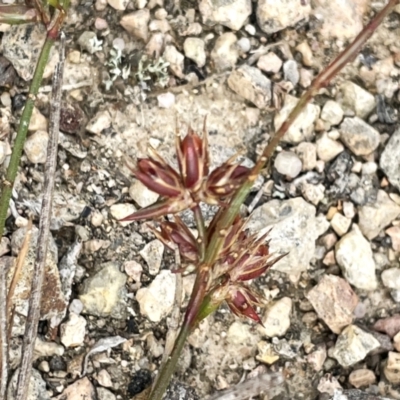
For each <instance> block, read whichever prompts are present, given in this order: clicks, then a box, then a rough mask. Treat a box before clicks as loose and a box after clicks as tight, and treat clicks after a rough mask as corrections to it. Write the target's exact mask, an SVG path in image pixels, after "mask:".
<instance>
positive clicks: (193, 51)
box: [183, 37, 207, 68]
mask: <svg viewBox="0 0 400 400" xmlns="http://www.w3.org/2000/svg"><path fill="white" fill-rule="evenodd" d="M183 51H184V53H185V56H186V57H187V58H190V59H191V60H193V61H194V62H195V63H196V64H197V66H198V67H199V68H203V67H204V65H205V64H206V57H207V56H206V52H205V43H204V41H203V40H202V39H199V38H194V37H189V38H186V39H185V41H184V42H183Z"/></svg>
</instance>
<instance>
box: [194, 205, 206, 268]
mask: <svg viewBox="0 0 400 400" xmlns="http://www.w3.org/2000/svg"><path fill="white" fill-rule="evenodd" d="M192 211H193V215H194V219H195V221H196V226H197V231H198V233H199V236H198V238H197V243H198V246H199V256H200V262H202V261H203V260H204V256H205V253H206V226H205V223H204V218H203V214H202V212H201V209H200V206H199V205H198V204H197V205H196V207H194V208H193V209H192Z"/></svg>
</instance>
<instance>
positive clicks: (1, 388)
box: [0, 268, 8, 399]
mask: <svg viewBox="0 0 400 400" xmlns="http://www.w3.org/2000/svg"><path fill="white" fill-rule="evenodd" d="M6 272H7V271H6V268H0V343H1V348H0V371H1V372H0V399H5V397H6V390H7V381H8V329H7V300H6V292H7V284H6Z"/></svg>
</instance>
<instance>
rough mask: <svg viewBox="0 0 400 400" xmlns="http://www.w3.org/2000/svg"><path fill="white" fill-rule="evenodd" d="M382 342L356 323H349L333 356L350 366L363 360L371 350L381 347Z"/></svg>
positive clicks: (338, 340)
mask: <svg viewBox="0 0 400 400" xmlns="http://www.w3.org/2000/svg"><path fill="white" fill-rule="evenodd" d="M379 346H380V344H379V342H378V340H376V339H375V338H374V337H373V336H372V335H371V334H370V333H367V332H365V331H363V330H362V329H360V328H359V327H358V326H356V325H349V326H348V327H347V328H345V329H344V330H343V332H342V333H341V334H340V335H339V337H338V339H337V341H336V344H335V347H334V349H333V352H332V356H333V357H334V358H336V360H337V361H338V362H339V364H340V365H341V366H342V367H345V368H346V367H350V366H352V365H354V364H356V363H358V362H359V361H362V360H363V359H364V358H365V357H366V356H367V355H368V354H369V353H370V352H371V351H373V350H375V349H377V348H379Z"/></svg>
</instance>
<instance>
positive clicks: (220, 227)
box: [149, 0, 399, 400]
mask: <svg viewBox="0 0 400 400" xmlns="http://www.w3.org/2000/svg"><path fill="white" fill-rule="evenodd" d="M398 3H399V0H389V2H388V4H387V5H386V6H385V7H384V8H383V9H382V10H381V11H380V12H379V13H378V14H377V15H376V16H375V17H374V18H373V20H372V21H371V22H370V23H369V24H368V25H367V26H366V27H365V28H364V29H363V30H362V31H361V32H360V34H359V35H358V36H357V37H356V38H355V40H354V41H353V43H351V44H350V46H349V47H347V48H346V49H345V50H344V51H343V52H342V53H340V54H339V55H338V56H337V57H336V59H335V60H334V61H333V62H332V63H331V64H330V65H329V66H328V67H327V68H325V69H324V70H323V71H322V72H321V73H320V74H319V75H318V76H317V78H316V79H315V80H314V82H313V83H312V85H311V87H310V88H309V89H308V90H307V91H306V93H304V95H303V96H302V97H301V99H300V100H299V102H298V103H297V105H296V107H295V108H294V109H293V110H292V112H291V113H290V114H289V117H288V118H287V120H286V121H285V122H284V123H283V124H282V126H281V127H280V128H279V129H278V131H277V132H276V134H275V135H274V136H273V137H272V139H271V141H270V142H269V144H268V145H267V146H266V148H265V149H264V151H263V153H262V155H261V157H260V159H259V160H258V161H257V163H256V165H255V166H254V168H253V170H252V172H251V174H250V176H249V178H248V179H247V180H246V182H244V184H243V185H242V187H241V188H240V189H239V190H238V191H237V192H236V193H235V195H234V196H233V197H232V199H231V201H230V203H229V207H227V208H226V209H225V210H224V211H223V212H222V214H221V217H220V218H219V221H218V222H217V227H216V229H215V230H214V233H213V235H212V236H211V238H210V239H209V241H208V246H207V249H206V254H205V257H204V261H203V262H202V263H201V265H200V266H199V268H198V273H197V276H196V280H195V284H194V287H193V291H192V295H191V298H190V300H189V305H188V307H187V310H186V314H185V319H184V322H183V326H182V328H181V329H182V330H181V332H180V334H179V336H178V339H177V345H176V346H175V347H174V349H173V351H172V354H171V359H170V360H169V362H168V363H167V364H165V366H164V368H163V369H162V370H161V371H160V376H162V377H163V379H162V380H161V379H160V380H159V381H158V382H157V384H156V385H155V387H154V389H153V391H152V392H151V394H150V397H149V400H161V399H162V396H163V394H164V391H165V389H166V388H167V386H168V382H169V379H170V378H171V376H172V374H173V370H174V368H175V364H174V363H173V361H172V360H178V358H179V354H180V351H181V350H182V348H183V344H182V343H179V345H178V340H179V339H182V337H183V336H185V337H186V336H187V335H188V334H189V333H190V331H191V329H193V324H195V322H196V321H197V318H196V317H197V314H198V312H199V311H200V309H201V305H202V302H203V299H204V297H205V293H206V288H207V284H208V281H209V278H210V277H209V273H210V270H211V267H212V265H213V263H214V262H215V260H216V258H217V256H218V253H219V251H220V249H221V246H222V244H223V241H224V231H225V230H226V229H227V228H229V226H231V224H232V223H233V221H234V219H235V217H236V216H237V214H238V213H239V210H240V206H241V205H242V204H243V202H244V201H245V199H246V197H247V195H248V194H249V192H250V190H251V188H252V186H253V183H254V181H255V179H256V178H257V176H258V174H259V173H260V171H261V169H262V168H263V167H264V165H265V164H266V162H267V161H268V159H269V158H270V157H271V155H272V153H273V151H274V150H275V148H276V146H277V145H278V143H279V141H280V140H281V139H282V137H283V136H284V135H285V133H286V132H287V131H288V129H289V128H290V126H291V125H292V124H293V122H294V121H295V120H296V118H297V117H298V116H299V115H300V114H301V112H302V111H303V110H304V108H305V107H306V105H307V104H308V103H309V102H310V100H311V99H312V98H313V97H314V96H315V95H316V94H317V93H318V91H319V89H320V88H321V87H323V86H325V85H327V84H328V83H329V82H330V80H331V79H332V78H333V77H334V76H335V75H336V74H337V73H338V72H339V71H340V70H341V69H342V68H343V67H344V66H345V65H346V64H347V63H348V62H350V61H351V60H352V59H353V58H354V57H356V55H357V54H358V52H359V51H360V49H361V47H362V46H363V45H364V43H365V42H366V41H367V40H368V39H369V38H370V37H371V35H372V34H373V33H374V32H375V30H376V28H377V27H378V26H379V24H380V23H381V22H382V20H383V19H384V18H385V17H386V16H387V15H388V14H389V13H390V11H391V10H392V9H393V7H394V6H395V5H396V4H398ZM182 332H183V333H182ZM176 353H178V354H176Z"/></svg>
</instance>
